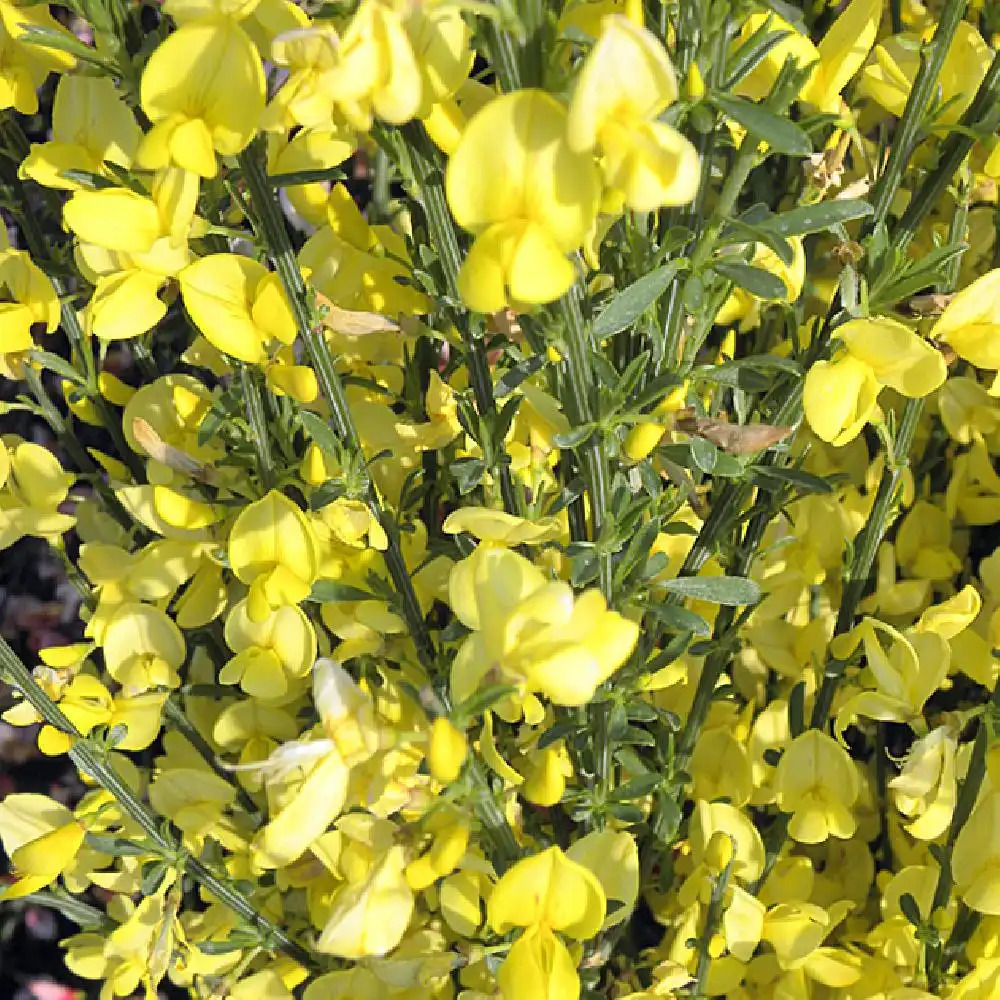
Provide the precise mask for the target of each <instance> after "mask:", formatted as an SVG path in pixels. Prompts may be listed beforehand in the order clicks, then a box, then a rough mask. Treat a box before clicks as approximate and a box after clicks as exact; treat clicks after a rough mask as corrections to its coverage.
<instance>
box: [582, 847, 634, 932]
mask: <svg viewBox="0 0 1000 1000" xmlns="http://www.w3.org/2000/svg"><path fill="white" fill-rule="evenodd" d="M566 856H567V857H568V858H569V859H570V860H571V861H575V862H576V863H577V864H579V865H583V867H584V868H586V869H588V870H589V871H591V872H593V873H594V874H595V875H596V876H597V879H598V881H599V882H600V883H601V888H602V889H603V890H604V895H605V898H606V899H607V900H608V901H609V902H618V903H620V904H621V905H620V906H619V907H618V908H617V909H616V910H614V911H613V912H611V913H609V914H608V915H607V917H606V918H605V920H604V924H603V927H604V928H605V929H607V928H608V927H614V926H615V925H616V924H620V923H623V922H624V921H626V920H628V919H629V916H630V915H631V913H632V909H633V908H634V906H635V904H636V901H637V900H638V898H639V848H638V847H637V846H636V842H635V838H634V837H633V836H632V834H630V833H628V832H627V831H625V830H611V829H606V830H595V831H594V832H593V833H588V834H587V835H586V836H584V837H580V838H579V839H578V840H576V841H574V842H573V843H572V844H571V845H570V847H569V850H568V851H567V852H566Z"/></svg>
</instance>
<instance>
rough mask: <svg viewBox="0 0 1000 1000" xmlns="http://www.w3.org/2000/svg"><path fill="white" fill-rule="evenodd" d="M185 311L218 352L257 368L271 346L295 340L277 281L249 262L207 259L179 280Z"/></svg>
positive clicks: (221, 255) (228, 257) (227, 256)
mask: <svg viewBox="0 0 1000 1000" xmlns="http://www.w3.org/2000/svg"><path fill="white" fill-rule="evenodd" d="M178 279H179V281H180V285H181V295H182V296H183V298H184V308H185V309H187V311H188V313H189V314H190V316H191V319H193V320H194V324H195V326H197V327H198V329H199V330H200V331H201V332H202V333H203V334H204V336H205V339H206V340H207V341H208V342H209V343H210V344H212V345H213V346H214V347H217V348H218V349H219V350H220V351H225V353H226V354H230V355H232V356H233V357H234V358H239V359H240V360H241V361H246V362H248V363H250V364H261V363H262V362H263V361H264V360H266V358H267V349H268V347H269V346H270V344H271V342H272V340H278V341H280V342H281V343H283V344H290V343H291V342H292V341H293V340H294V339H295V334H296V325H295V317H294V316H293V315H292V310H291V307H290V306H289V305H288V300H287V299H286V298H285V293H284V291H283V290H282V287H281V282H280V280H279V278H278V276H277V275H276V274H274V273H272V272H270V271H268V270H267V268H266V267H264V265H263V264H259V263H258V262H257V261H255V260H252V259H251V258H249V257H243V256H240V255H239V254H232V253H218V254H210V255H209V256H207V257H202V258H201V259H200V260H196V261H195V262H194V263H193V264H189V265H188V266H187V267H186V268H184V270H183V271H181V272H180V274H179V275H178Z"/></svg>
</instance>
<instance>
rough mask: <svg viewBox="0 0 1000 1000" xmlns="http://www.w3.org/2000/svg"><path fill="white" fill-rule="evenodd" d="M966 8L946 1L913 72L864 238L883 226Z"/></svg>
mask: <svg viewBox="0 0 1000 1000" xmlns="http://www.w3.org/2000/svg"><path fill="white" fill-rule="evenodd" d="M967 6H968V0H947V2H946V3H945V6H944V10H943V11H942V12H941V16H940V18H939V20H938V26H937V31H935V33H934V40H933V41H932V42H931V43H930V54H929V55H928V54H927V52H926V51H925V52H924V53H923V54H922V57H921V62H920V69H919V70H918V71H917V75H916V78H915V79H914V81H913V86H912V87H911V88H910V96H909V97H908V98H907V100H906V107H905V108H904V109H903V114H902V116H901V117H900V119H899V125H898V127H897V128H896V134H895V136H894V137H893V142H892V148H891V150H890V151H889V158H888V160H887V161H886V164H885V169H884V170H883V171H882V173H881V174H879V177H878V180H877V181H876V182H875V186H874V187H873V188H872V192H871V196H870V198H869V200H870V201H871V203H872V207H873V208H874V209H875V212H874V214H873V215H872V216H871V218H870V219H868V221H867V224H866V225H865V227H864V229H863V232H864V233H865V234H867V233H870V232H871V231H872V230H874V229H875V227H876V226H878V225H879V224H880V223H883V222H885V219H886V216H887V215H888V213H889V207H890V206H891V204H892V199H893V198H894V197H895V195H896V192H897V191H898V190H899V188H900V186H901V184H902V182H903V175H904V174H905V173H906V168H907V166H908V165H909V162H910V158H911V156H912V154H913V149H914V147H915V146H916V143H917V140H918V137H919V134H920V130H921V128H922V127H923V124H924V119H925V117H926V113H927V106H928V104H929V103H930V100H931V97H932V96H933V94H934V89H935V87H936V86H937V81H938V77H939V76H940V75H941V67H942V66H943V65H944V60H945V56H946V55H947V54H948V49H949V48H951V43H952V41H953V39H954V37H955V32H956V31H957V30H958V25H959V23H960V22H961V20H962V16H963V14H964V13H965V8H966V7H967Z"/></svg>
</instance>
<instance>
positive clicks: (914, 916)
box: [899, 892, 924, 927]
mask: <svg viewBox="0 0 1000 1000" xmlns="http://www.w3.org/2000/svg"><path fill="white" fill-rule="evenodd" d="M899 908H900V909H901V910H902V911H903V916H904V917H906V919H907V920H909V921H910V923H911V924H913V926H914V927H919V926H920V925H921V924H922V923H923V922H924V918H923V917H921V916H920V907H919V906H918V905H917V901H916V899H915V898H914V897H913V895H912V894H911V893H909V892H904V893H903V895H902V896H900V897H899Z"/></svg>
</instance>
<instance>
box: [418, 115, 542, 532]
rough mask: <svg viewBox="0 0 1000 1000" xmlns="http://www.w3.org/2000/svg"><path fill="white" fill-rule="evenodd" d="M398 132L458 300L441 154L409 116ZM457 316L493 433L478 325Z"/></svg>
mask: <svg viewBox="0 0 1000 1000" xmlns="http://www.w3.org/2000/svg"><path fill="white" fill-rule="evenodd" d="M400 133H401V135H402V136H403V137H404V138H405V140H406V145H407V149H408V151H409V154H410V165H411V167H412V169H413V182H414V185H415V186H416V188H417V196H418V197H419V199H420V203H421V204H422V205H423V208H424V214H425V215H426V217H427V228H428V230H429V235H430V239H431V244H432V245H433V247H434V249H435V250H437V252H438V255H439V259H440V261H441V268H442V270H443V271H444V278H445V284H446V286H447V287H446V291H447V294H448V297H449V298H450V299H451V300H452V301H453V302H458V301H459V293H458V272H459V270H460V269H461V266H462V251H461V249H460V247H459V244H458V234H457V233H456V232H455V227H454V225H453V224H452V220H451V212H450V210H449V209H448V199H447V197H446V195H445V190H444V169H443V164H442V162H441V157H440V154H439V153H438V152H437V150H436V149H434V147H433V146H432V144H431V142H430V139H429V138H428V136H427V132H426V131H425V130H424V128H423V126H421V125H418V124H417V123H415V122H412V123H410V124H409V125H404V126H403V127H402V128H401V129H400ZM462 319H463V317H456V320H457V322H456V326H457V327H458V329H459V330H460V332H461V336H462V344H463V346H464V347H465V358H466V364H467V367H468V371H469V383H470V385H471V386H472V394H473V396H474V397H475V400H476V409H477V410H478V412H479V416H480V417H481V418H482V419H483V420H484V421H485V422H486V424H487V427H488V428H489V430H490V433H491V435H492V432H493V428H494V425H495V421H496V415H497V406H496V399H495V397H494V395H493V379H492V377H491V375H490V366H489V361H488V359H487V357H486V347H485V344H484V343H483V338H482V336H481V326H479V325H478V323H477V327H476V329H472V327H471V326H470V325H469V324H468V323H466V322H463V321H462ZM484 444H485V443H484ZM502 445H503V443H502V442H498V441H491V442H490V443H489V451H490V452H491V453H492V452H493V451H494V450H495V446H499V447H500V448H501V450H502ZM485 450H486V448H485V447H484V451H485ZM490 473H491V475H492V476H493V477H494V479H496V480H497V481H498V482H499V483H500V496H501V498H502V500H503V505H504V510H506V512H507V513H508V514H520V513H522V512H523V504H522V503H521V502H519V501H520V499H521V498H520V497H519V494H518V491H517V489H516V488H515V485H514V481H513V478H512V476H511V473H510V466H509V465H507V464H506V463H504V462H500V461H494V462H493V463H492V464H491V467H490Z"/></svg>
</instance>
